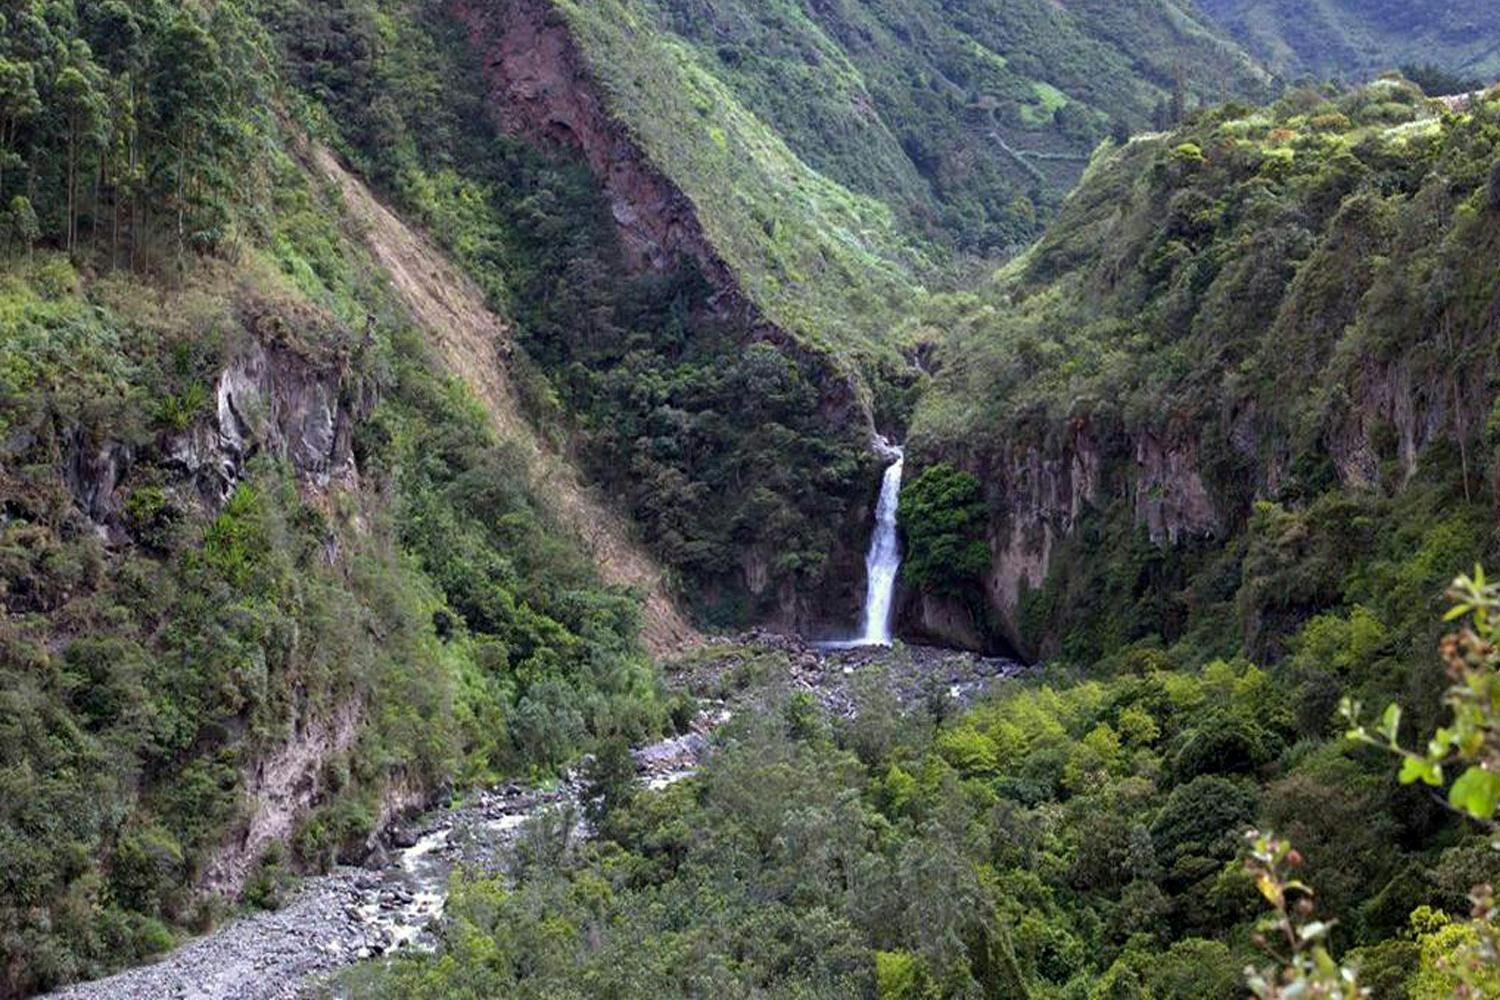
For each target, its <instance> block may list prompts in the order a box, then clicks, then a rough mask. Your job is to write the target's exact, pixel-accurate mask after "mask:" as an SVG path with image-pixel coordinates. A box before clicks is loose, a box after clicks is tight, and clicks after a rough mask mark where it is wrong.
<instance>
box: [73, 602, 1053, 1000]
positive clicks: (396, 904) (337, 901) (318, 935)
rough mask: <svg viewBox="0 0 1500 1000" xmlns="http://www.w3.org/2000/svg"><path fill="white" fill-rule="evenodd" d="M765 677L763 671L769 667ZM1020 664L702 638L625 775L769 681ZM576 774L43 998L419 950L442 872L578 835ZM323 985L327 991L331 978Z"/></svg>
mask: <svg viewBox="0 0 1500 1000" xmlns="http://www.w3.org/2000/svg"><path fill="white" fill-rule="evenodd" d="M773 665H774V669H775V672H774V673H772V672H771V670H772V669H773ZM1025 669H1026V668H1025V667H1024V665H1022V664H1020V663H1017V662H1015V661H1012V660H1006V659H998V658H985V657H976V656H973V655H970V654H966V653H955V652H953V651H951V650H943V649H937V648H932V647H899V648H897V649H895V650H885V649H880V648H875V647H866V648H858V649H846V650H834V651H827V652H823V651H819V650H818V649H816V648H815V647H813V646H811V645H809V644H807V643H805V642H803V641H802V640H800V639H797V638H795V637H789V636H779V635H771V634H768V633H760V632H757V633H751V634H749V635H746V636H743V637H740V638H739V639H736V640H733V641H725V640H717V641H710V642H708V643H706V644H705V645H704V646H702V647H701V648H700V649H698V650H697V651H696V652H694V653H692V654H689V658H688V659H687V660H685V661H679V662H677V663H675V664H670V665H668V670H669V672H670V673H671V675H672V680H673V683H674V684H676V685H680V686H682V687H685V688H687V689H688V690H690V691H692V693H693V694H694V695H696V696H697V697H698V698H699V699H700V701H701V702H702V704H703V706H704V711H703V713H702V714H701V715H700V716H699V717H698V719H697V720H696V721H695V722H694V724H693V727H692V729H691V731H690V732H688V733H686V734H683V735H681V736H676V737H672V738H669V739H664V740H661V741H659V742H657V743H653V744H650V745H647V746H644V747H640V748H637V749H635V750H633V751H632V755H633V757H634V759H635V763H636V770H637V777H638V780H639V781H641V782H642V783H643V784H645V785H646V786H647V787H649V788H653V789H659V788H662V787H664V786H666V785H668V784H672V783H674V782H676V781H678V780H681V779H682V778H686V777H689V776H691V775H692V774H693V773H694V771H695V770H696V768H697V766H698V764H699V763H700V762H701V761H702V759H703V757H704V755H705V754H707V753H708V752H709V751H710V748H711V745H712V737H713V729H714V727H715V726H716V725H718V724H719V723H721V722H722V721H724V720H725V719H727V718H728V717H729V716H730V715H731V714H732V713H733V712H734V711H736V710H738V709H740V708H744V709H745V710H747V711H753V710H755V709H754V708H753V707H752V706H753V705H754V703H755V702H757V701H758V700H759V699H760V698H761V697H762V696H763V695H764V694H765V693H766V692H767V691H768V690H771V689H776V688H784V689H786V690H788V691H789V692H790V693H792V694H797V693H799V692H800V693H807V694H811V695H812V696H813V697H814V698H816V700H817V702H818V703H819V705H820V706H821V707H822V709H823V710H824V711H825V712H827V713H828V714H830V715H837V716H849V715H851V714H853V713H854V712H855V711H856V710H857V705H858V697H859V694H858V689H859V686H860V681H861V679H862V678H869V679H870V680H871V681H873V682H874V683H877V684H878V685H880V686H881V687H882V689H883V690H884V692H885V693H886V694H888V695H889V696H892V697H894V699H895V700H896V701H897V702H898V703H900V704H903V705H910V704H914V703H916V702H917V701H918V700H920V699H930V698H948V699H951V700H952V701H953V702H954V703H955V704H957V705H967V704H970V703H972V702H973V701H975V700H977V699H979V698H981V697H983V696H984V694H985V693H987V692H988V691H990V690H991V689H992V687H993V686H994V685H995V684H997V683H1001V682H1003V681H1005V680H1007V679H1009V678H1013V677H1016V676H1019V675H1020V674H1021V673H1023V672H1024V670H1025ZM583 794H584V782H583V780H582V778H581V776H580V775H579V773H578V772H577V771H575V772H572V773H571V774H570V775H569V777H568V778H567V780H566V781H564V782H563V783H561V784H560V785H559V786H557V787H555V788H550V789H539V788H531V787H526V786H522V785H518V784H514V783H512V784H507V785H504V786H501V787H498V788H495V789H490V790H486V791H484V792H481V793H479V794H478V795H476V796H474V797H473V798H472V799H469V800H468V801H462V802H459V803H457V804H455V805H454V806H453V807H451V808H444V809H438V810H435V811H433V812H431V813H428V814H426V815H424V816H421V817H419V818H417V819H416V820H414V821H412V822H410V823H406V824H403V825H401V826H399V827H397V828H396V829H395V830H393V831H388V832H387V836H386V843H384V844H382V845H381V847H379V848H377V850H376V851H375V853H374V854H373V855H372V856H371V858H370V859H369V860H368V861H367V862H366V863H365V866H364V867H340V868H338V869H335V870H334V871H333V872H331V873H329V874H327V875H321V876H315V877H310V878H307V879H304V880H303V881H302V882H301V883H300V884H299V886H298V888H297V889H296V891H295V894H294V895H293V898H292V899H291V901H290V902H289V903H288V904H287V905H285V906H283V907H282V908H280V909H278V910H273V911H263V912H257V913H253V914H251V915H248V916H244V917H241V918H238V919H235V920H232V921H230V922H228V923H226V924H224V925H223V926H221V927H219V928H217V929H215V930H213V931H211V932H210V933H208V934H206V935H204V936H202V937H199V938H195V939H193V940H191V941H189V942H187V943H185V944H183V945H182V946H181V947H179V948H177V949H176V950H174V951H172V952H170V953H169V954H168V955H166V956H165V957H164V958H163V959H162V960H161V961H159V962H156V963H154V964H152V965H147V966H142V967H139V968H135V969H130V970H127V971H125V972H122V973H119V974H117V975H114V976H110V977H109V978H106V979H102V980H97V981H94V982H90V983H80V984H76V985H73V986H70V987H67V988H65V989H63V990H59V991H57V992H56V993H53V994H50V996H51V997H53V998H54V1000H158V998H169V997H170V998H194V1000H291V998H296V997H310V996H322V995H326V993H327V991H328V990H329V989H330V987H329V986H328V984H327V980H328V977H329V976H330V975H332V974H334V973H336V972H337V971H338V970H340V969H344V968H347V967H349V966H351V965H354V964H355V963H357V962H360V961H364V960H367V959H372V958H375V957H378V956H380V955H383V954H386V953H390V952H394V951H396V950H399V949H402V948H411V947H416V948H427V947H431V945H432V938H431V935H430V934H429V932H428V931H427V927H428V925H429V924H430V922H431V921H432V920H434V919H436V918H438V917H439V916H440V915H441V913H442V909H443V900H444V896H445V894H446V892H447V888H448V880H449V876H450V875H451V874H452V873H453V872H454V871H455V870H458V869H460V868H461V869H463V870H466V871H479V872H500V871H505V870H507V869H508V867H509V865H510V862H511V861H512V860H513V857H514V853H515V852H514V848H515V846H516V844H517V842H518V841H519V840H520V838H522V837H523V836H525V835H526V829H527V826H528V823H529V822H530V821H533V820H539V819H541V818H542V817H543V816H544V814H551V815H552V816H555V817H560V818H561V821H562V822H567V823H571V824H573V825H574V831H575V833H576V834H577V835H580V836H583V835H586V833H587V831H586V830H585V828H584V826H583V824H582V820H581V818H580V812H579V806H580V802H581V799H582V796H583ZM333 988H334V989H335V990H336V987H333Z"/></svg>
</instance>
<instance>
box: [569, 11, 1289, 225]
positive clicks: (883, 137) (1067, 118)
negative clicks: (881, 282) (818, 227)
mask: <svg viewBox="0 0 1500 1000" xmlns="http://www.w3.org/2000/svg"><path fill="white" fill-rule="evenodd" d="M578 9H580V10H582V9H587V10H590V11H592V14H591V19H592V21H593V23H595V24H596V25H601V26H603V25H614V26H615V27H616V28H618V27H619V26H622V25H625V24H629V25H631V28H630V32H629V37H630V39H631V44H632V45H633V46H639V45H640V44H641V42H642V40H643V39H644V38H645V37H648V36H656V37H658V38H660V39H661V40H662V41H663V42H664V43H666V44H669V45H671V46H672V47H673V48H674V49H675V51H677V53H678V57H679V58H684V57H685V56H688V55H690V56H691V62H690V63H687V64H685V65H690V66H691V67H692V72H693V73H695V74H697V75H699V76H704V77H710V78H712V79H713V80H714V81H715V84H716V85H722V86H723V88H724V92H723V93H719V94H715V95H711V96H714V98H715V102H716V108H715V109H713V110H707V113H708V114H710V115H711V116H713V117H715V118H716V119H717V117H718V115H717V108H719V107H723V106H724V105H723V104H722V101H723V100H725V99H730V100H732V101H733V102H735V103H736V104H737V105H739V106H742V107H743V109H744V111H745V112H748V113H750V114H753V115H754V116H755V118H756V119H758V121H759V123H760V127H761V128H767V129H769V130H772V131H774V132H775V133H776V134H777V135H778V136H780V137H781V138H783V139H784V140H785V141H786V143H787V144H788V146H789V147H790V149H791V150H792V151H793V152H795V154H796V155H797V156H798V157H799V158H800V159H801V160H802V161H803V162H805V163H806V164H807V165H808V166H809V167H811V168H812V169H813V170H815V171H817V172H818V173H820V174H821V175H823V176H826V177H827V178H829V179H830V180H832V181H835V182H837V183H838V184H841V185H843V186H845V187H847V188H849V189H851V190H854V191H857V192H859V193H860V194H863V195H867V196H870V197H873V198H876V199H879V200H880V201H881V202H883V203H885V204H886V205H888V206H889V207H890V208H891V209H892V210H893V211H894V212H895V214H896V216H897V218H898V219H899V220H900V221H901V222H902V223H903V224H904V228H905V229H906V230H907V231H908V232H911V233H915V234H919V235H922V236H926V237H929V238H932V239H935V240H937V241H939V242H941V243H943V244H946V245H949V246H954V247H957V248H959V249H961V250H963V251H966V252H970V253H980V254H995V253H999V252H1003V251H1006V250H1010V249H1014V248H1016V247H1018V246H1020V245H1021V244H1023V243H1024V242H1025V241H1026V240H1027V239H1029V238H1030V237H1031V236H1032V235H1033V234H1034V233H1035V232H1037V227H1038V226H1039V224H1040V223H1041V222H1042V221H1044V220H1045V219H1046V218H1047V217H1048V216H1049V215H1050V213H1051V212H1052V210H1053V209H1054V208H1055V207H1056V204H1057V201H1058V200H1059V198H1060V197H1061V195H1062V194H1063V193H1065V192H1066V191H1067V189H1068V188H1069V187H1071V186H1072V184H1073V182H1074V181H1075V180H1076V179H1077V177H1078V175H1079V172H1080V170H1081V169H1082V166H1083V164H1084V162H1086V159H1087V156H1088V153H1089V152H1090V150H1091V149H1092V148H1093V146H1094V145H1095V144H1096V143H1097V141H1098V140H1099V139H1100V138H1101V137H1103V136H1105V135H1108V134H1109V133H1110V131H1111V130H1112V129H1116V130H1140V129H1143V128H1146V127H1149V126H1150V125H1151V124H1152V123H1153V122H1154V121H1155V120H1156V118H1157V117H1158V115H1159V114H1167V113H1170V105H1171V102H1172V98H1173V92H1174V90H1176V89H1178V88H1179V86H1180V87H1181V89H1182V91H1183V93H1182V97H1181V99H1182V101H1183V102H1184V103H1185V104H1192V103H1194V102H1196V101H1197V100H1199V99H1216V98H1219V97H1222V96H1223V95H1226V94H1228V95H1237V96H1243V95H1247V94H1252V93H1258V92H1260V90H1261V88H1262V85H1263V83H1264V80H1265V77H1264V74H1262V73H1261V71H1260V70H1259V69H1258V68H1257V67H1256V66H1255V65H1254V64H1253V63H1252V62H1251V60H1250V59H1249V58H1248V57H1246V56H1245V54H1244V53H1243V52H1242V51H1240V50H1239V49H1238V48H1237V47H1236V46H1235V45H1234V44H1233V43H1232V42H1230V41H1228V40H1227V38H1225V37H1224V36H1223V35H1221V34H1219V33H1218V32H1217V29H1216V28H1214V27H1213V26H1212V24H1211V23H1210V22H1207V21H1206V20H1205V19H1203V18H1202V17H1201V15H1199V14H1197V13H1196V12H1195V11H1194V10H1192V8H1191V7H1190V6H1187V5H1180V4H1171V3H1168V4H1162V3H1131V4H1124V5H1122V4H1096V3H1082V4H1068V5H1067V6H1066V8H1064V7H1061V6H1058V5H1054V4H1048V3H1040V2H1025V3H994V2H981V3H973V4H966V5H963V6H962V7H960V8H958V9H950V6H949V5H940V4H937V3H933V2H931V0H918V2H908V3H873V2H843V3H835V4H823V3H806V2H802V0H776V2H772V3H746V2H742V0H710V2H688V0H632V2H631V3H622V4H617V5H602V6H601V5H593V4H590V5H579V7H578ZM591 37H593V38H594V39H596V40H597V41H598V42H600V43H606V42H607V41H608V37H607V34H605V33H596V34H593V35H592V36H591ZM608 51H609V55H608V56H607V57H605V58H602V59H601V60H600V66H601V67H602V68H603V71H604V73H605V74H606V75H607V76H613V75H616V74H621V73H628V72H631V71H632V70H631V65H632V59H631V58H630V56H631V53H630V52H629V50H628V49H625V48H618V47H617V48H611V49H609V50H608ZM648 51H649V50H647V49H641V48H637V49H636V53H635V54H636V55H645V54H646V53H647V52H648ZM669 92H670V91H669ZM638 96H639V97H640V98H645V100H637V99H633V97H632V96H631V95H630V94H629V93H628V92H627V93H625V94H624V97H625V99H624V101H623V102H622V107H621V111H622V113H624V114H625V115H626V117H627V118H628V119H629V120H630V121H631V122H632V123H633V124H634V125H637V126H639V127H642V128H649V127H650V125H649V124H648V123H649V122H651V121H654V120H657V119H658V118H659V117H660V115H661V110H662V109H660V108H653V107H652V106H651V104H650V103H649V100H650V99H652V98H659V97H660V96H661V93H660V91H659V90H658V89H656V88H649V89H643V90H642V91H640V92H639V95H638ZM737 114H738V112H737ZM702 131H703V130H702V129H689V130H688V131H687V132H685V133H684V134H682V135H680V136H679V137H678V140H679V144H678V145H677V146H675V147H673V148H670V149H663V148H660V147H658V148H657V151H658V152H660V153H661V154H662V155H663V156H664V157H665V159H664V163H665V164H666V166H667V167H668V169H669V171H670V172H672V173H673V175H674V177H678V178H679V179H680V180H681V181H683V182H686V183H687V184H689V185H695V184H699V183H702V182H704V180H705V179H706V178H704V177H702V176H700V175H701V174H704V173H708V172H709V169H708V168H707V164H706V163H704V162H701V158H702V157H704V156H705V155H709V156H711V154H712V151H711V150H708V151H696V150H694V148H693V146H692V145H690V143H694V142H695V141H696V140H697V139H699V138H701V133H702ZM733 131H734V130H733V129H730V130H729V132H730V133H731V135H730V138H731V139H733V134H732V133H733ZM768 166H769V164H762V166H761V168H760V171H759V172H760V173H761V174H763V175H768V174H772V173H774V171H768V170H767V167H768ZM767 179H768V178H767V177H766V176H762V177H760V178H756V177H754V176H752V175H748V174H747V175H743V176H741V177H740V178H738V179H737V183H738V184H739V185H740V192H741V195H742V197H743V196H746V195H747V194H748V195H749V196H751V197H757V198H758V197H760V195H759V194H758V193H752V192H756V191H757V190H758V189H765V188H767V186H768V184H767ZM747 185H748V186H749V187H748V188H747ZM705 194H707V192H705ZM766 194H767V195H771V196H772V197H769V198H767V199H766V200H767V202H768V203H769V204H770V206H771V210H773V211H774V210H775V209H776V207H778V205H779V204H780V203H779V200H778V199H776V198H775V197H774V191H767V192H766ZM700 204H702V205H704V206H705V207H706V208H707V210H708V211H710V212H718V211H722V210H724V209H726V208H727V207H728V205H727V204H725V203H724V202H723V201H722V200H718V199H712V198H709V197H704V198H702V199H700ZM785 207H787V208H792V209H794V210H798V211H800V210H801V209H802V205H800V204H798V203H796V202H793V203H788V204H786V205H785ZM813 218H815V217H813ZM809 221H812V219H809Z"/></svg>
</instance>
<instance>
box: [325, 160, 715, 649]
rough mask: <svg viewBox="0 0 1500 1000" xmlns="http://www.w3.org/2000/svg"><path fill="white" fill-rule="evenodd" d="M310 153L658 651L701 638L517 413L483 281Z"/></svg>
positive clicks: (606, 513)
mask: <svg viewBox="0 0 1500 1000" xmlns="http://www.w3.org/2000/svg"><path fill="white" fill-rule="evenodd" d="M312 157H313V163H314V165H315V166H316V168H317V169H318V171H320V172H321V173H322V174H323V176H324V178H326V179H327V180H328V181H329V182H330V183H332V184H333V185H334V186H335V187H336V188H337V189H338V190H339V192H340V193H341V194H342V196H343V199H344V203H345V207H346V208H347V210H348V213H349V217H350V218H351V219H353V220H354V221H355V222H356V223H357V224H358V226H359V228H360V231H361V235H362V236H363V238H364V241H365V244H366V245H367V246H368V247H369V249H370V252H371V254H373V255H374V257H375V260H376V261H377V262H378V263H379V264H380V265H381V267H383V268H384V269H385V270H386V271H387V272H388V273H389V275H390V278H391V284H392V287H393V288H394V289H395V290H396V292H397V294H398V295H399V296H400V297H401V300H402V301H403V302H404V303H405V305H406V307H407V309H408V310H409V311H410V312H411V314H412V317H413V319H415V320H416V322H417V323H418V324H419V325H420V326H421V327H422V328H423V329H424V330H426V331H427V333H428V336H429V337H430V338H431V342H432V344H433V346H434V347H435V348H437V351H438V354H439V356H440V357H441V358H442V359H443V361H444V363H445V364H446V365H447V366H448V367H449V369H450V370H452V371H453V372H454V373H455V374H456V375H458V376H459V377H460V378H462V379H463V380H464V382H465V383H466V384H467V385H468V386H469V389H470V390H471V391H472V392H473V393H474V395H475V396H476V397H477V398H478V399H479V401H480V402H481V403H483V404H484V407H485V410H486V411H487V412H488V413H489V415H490V418H491V420H492V421H493V422H494V426H495V430H496V431H497V432H498V433H499V434H500V435H501V436H502V437H504V438H506V439H509V440H512V441H515V442H517V443H520V444H522V445H523V446H524V447H526V449H527V450H528V451H529V452H530V453H531V455H532V462H531V466H532V476H533V479H534V480H535V481H536V484H537V486H538V492H539V494H540V495H541V496H542V497H543V499H544V501H545V502H547V503H549V504H550V505H551V512H552V513H553V514H554V515H556V516H557V518H558V519H559V520H560V521H561V522H562V523H563V524H564V525H565V526H566V527H567V528H568V529H569V530H571V531H572V532H573V533H574V534H575V535H577V536H578V538H579V539H581V540H582V542H583V544H584V546H585V548H586V549H588V551H589V552H590V553H591V554H592V555H593V556H594V558H595V560H596V562H597V563H598V565H599V568H600V572H601V574H602V575H603V576H604V578H605V579H606V580H608V581H609V582H611V583H616V584H623V585H626V586H630V587H634V588H635V589H637V590H639V591H641V592H642V593H643V594H644V595H645V598H646V600H645V608H644V612H645V628H644V630H643V632H642V638H643V640H644V642H645V643H646V646H647V647H648V648H649V649H650V650H651V652H652V653H655V654H661V653H666V652H671V651H674V650H677V649H680V648H682V647H684V646H687V645H690V644H693V643H696V642H698V641H700V639H701V637H700V636H699V635H698V634H697V632H696V631H694V629H693V627H692V626H691V625H689V624H688V622H687V619H686V618H685V617H684V616H683V615H682V613H681V611H680V610H678V608H677V605H676V603H675V602H674V601H673V600H672V598H671V596H670V595H669V594H668V593H667V589H666V586H665V582H664V580H663V577H662V572H661V569H660V567H658V566H657V565H656V563H655V562H654V561H653V560H652V559H651V557H650V556H649V555H647V554H646V553H645V552H644V551H642V549H641V548H640V546H638V545H637V544H636V543H635V542H633V541H632V540H631V539H630V537H629V531H628V529H627V527H626V524H625V522H624V520H623V519H622V518H621V517H620V516H619V515H617V514H615V513H614V512H613V511H611V510H609V509H608V508H607V507H606V506H605V505H604V504H603V503H602V502H600V501H599V500H598V499H597V498H596V497H594V496H592V495H591V494H590V493H589V491H588V489H587V488H586V487H585V486H584V484H583V483H582V481H581V480H580V478H579V475H578V473H577V471H576V470H574V469H573V468H571V467H570V466H569V465H568V464H567V463H566V462H564V461H563V460H562V459H561V458H559V457H558V456H556V455H554V454H551V453H549V452H548V451H547V450H546V449H544V448H543V447H542V446H541V444H540V442H539V441H538V440H537V436H536V433H535V432H534V431H533V430H532V428H531V426H530V424H528V423H527V422H526V419H525V418H524V417H523V416H522V415H521V411H520V406H519V405H518V403H517V400H516V395H515V391H514V389H513V388H512V387H511V384H510V379H509V378H508V376H507V374H506V370H505V360H504V358H505V355H506V351H507V347H508V345H509V343H510V330H509V329H508V328H507V327H506V325H505V324H504V323H503V322H502V321H501V320H500V318H499V317H498V316H496V315H495V314H494V313H493V312H491V311H490V310H489V308H488V307H487V306H486V305H485V301H484V295H483V293H481V292H480V290H479V287H478V286H477V285H476V284H475V283H474V282H473V280H472V279H470V278H469V276H468V275H466V274H464V273H463V271H462V270H460V269H459V268H458V267H457V266H456V265H454V264H453V263H452V262H451V261H449V260H448V258H447V256H446V255H445V254H444V253H443V252H442V251H441V250H440V249H439V248H438V247H437V246H436V245H434V244H433V243H432V241H430V240H429V239H427V238H426V237H425V236H423V235H422V234H420V233H418V232H417V231H416V230H414V229H412V228H411V227H410V226H408V225H407V224H406V223H404V222H403V221H401V219H400V218H398V217H397V216H396V215H395V214H394V213H392V212H391V211H390V210H389V209H387V208H386V207H385V206H384V205H382V204H381V203H380V202H379V201H378V200H377V199H376V198H375V196H374V195H373V194H371V192H370V190H369V188H367V187H366V186H365V185H364V183H363V182H362V181H360V180H359V179H358V178H356V177H354V176H353V175H352V174H350V173H349V171H348V170H346V169H345V168H344V167H343V165H342V164H340V163H339V162H338V160H337V159H336V158H335V157H334V155H333V154H332V153H330V152H329V151H328V150H327V149H324V148H323V147H321V146H319V147H315V148H314V150H313V154H312Z"/></svg>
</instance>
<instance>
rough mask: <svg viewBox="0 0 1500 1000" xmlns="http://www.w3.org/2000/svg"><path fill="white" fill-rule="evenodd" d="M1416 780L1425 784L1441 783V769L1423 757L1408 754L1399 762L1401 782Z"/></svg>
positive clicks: (1409, 782)
mask: <svg viewBox="0 0 1500 1000" xmlns="http://www.w3.org/2000/svg"><path fill="white" fill-rule="evenodd" d="M1416 781H1421V782H1422V783H1423V784H1427V785H1441V784H1442V783H1443V769H1442V768H1441V767H1439V766H1438V765H1437V764H1434V763H1432V761H1430V760H1428V759H1427V758H1425V757H1418V756H1416V755H1415V754H1413V755H1410V756H1408V757H1406V758H1405V759H1404V760H1403V761H1402V762H1401V784H1403V785H1410V784H1412V783H1413V782H1416Z"/></svg>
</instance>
